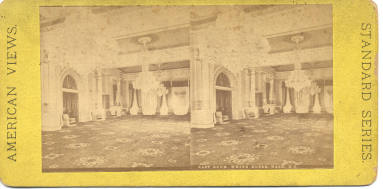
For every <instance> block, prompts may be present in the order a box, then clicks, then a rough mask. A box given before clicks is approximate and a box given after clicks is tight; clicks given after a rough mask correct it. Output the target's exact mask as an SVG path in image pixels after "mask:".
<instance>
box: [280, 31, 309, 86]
mask: <svg viewBox="0 0 383 189" xmlns="http://www.w3.org/2000/svg"><path fill="white" fill-rule="evenodd" d="M303 39H304V37H303V35H295V36H293V37H291V40H292V41H294V42H295V44H296V50H295V53H296V61H295V64H294V70H293V71H292V72H291V74H290V76H289V77H288V78H287V80H286V86H287V87H289V88H293V89H294V90H295V91H296V92H300V91H302V90H303V89H305V88H307V87H310V86H311V84H312V81H311V80H310V78H309V77H308V76H307V74H306V73H305V71H303V70H302V65H301V63H300V61H299V50H300V48H299V43H300V42H302V41H303Z"/></svg>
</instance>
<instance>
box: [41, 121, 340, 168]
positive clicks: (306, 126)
mask: <svg viewBox="0 0 383 189" xmlns="http://www.w3.org/2000/svg"><path fill="white" fill-rule="evenodd" d="M332 125H333V116H332V115H327V114H323V115H313V114H306V115H297V114H279V115H273V116H267V117H262V118H260V119H256V120H239V121H232V122H231V123H229V124H224V125H216V126H215V127H214V128H209V129H191V130H190V129H189V120H188V117H176V118H175V117H172V116H169V117H160V116H136V117H124V118H115V119H108V120H106V121H97V122H87V123H83V124H80V125H77V126H75V127H69V128H64V129H62V130H60V131H51V132H43V133H42V141H43V142H42V143H43V144H42V152H43V154H42V158H43V171H47V172H48V171H51V172H56V171H129V170H157V169H158V170H165V169H166V170H172V169H191V168H192V169H217V168H223V169H227V168H229V169H234V168H242V169H272V168H307V167H310V168H331V167H332V166H333V134H332V133H333V126H332ZM233 166H235V167H233Z"/></svg>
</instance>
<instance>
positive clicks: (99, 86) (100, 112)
mask: <svg viewBox="0 0 383 189" xmlns="http://www.w3.org/2000/svg"><path fill="white" fill-rule="evenodd" d="M96 81H97V104H96V106H97V119H99V120H105V117H106V115H105V110H104V108H103V104H102V70H101V69H97V74H96Z"/></svg>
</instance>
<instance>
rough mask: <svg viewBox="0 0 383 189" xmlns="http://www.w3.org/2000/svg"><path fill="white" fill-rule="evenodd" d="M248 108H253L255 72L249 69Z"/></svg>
mask: <svg viewBox="0 0 383 189" xmlns="http://www.w3.org/2000/svg"><path fill="white" fill-rule="evenodd" d="M249 101H250V107H251V108H255V70H254V68H252V69H250V99H249Z"/></svg>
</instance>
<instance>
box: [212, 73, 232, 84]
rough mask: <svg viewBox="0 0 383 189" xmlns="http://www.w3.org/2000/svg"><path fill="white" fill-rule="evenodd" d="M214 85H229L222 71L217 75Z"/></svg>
mask: <svg viewBox="0 0 383 189" xmlns="http://www.w3.org/2000/svg"><path fill="white" fill-rule="evenodd" d="M215 85H216V86H220V87H230V81H229V78H228V77H227V76H226V75H225V74H224V73H220V74H219V75H218V77H217V81H216V83H215Z"/></svg>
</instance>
